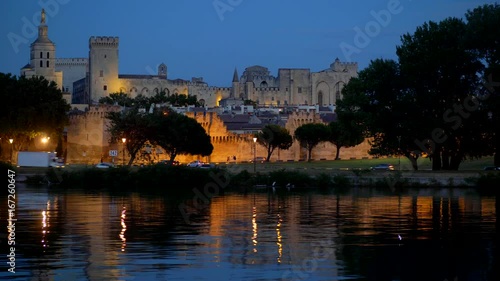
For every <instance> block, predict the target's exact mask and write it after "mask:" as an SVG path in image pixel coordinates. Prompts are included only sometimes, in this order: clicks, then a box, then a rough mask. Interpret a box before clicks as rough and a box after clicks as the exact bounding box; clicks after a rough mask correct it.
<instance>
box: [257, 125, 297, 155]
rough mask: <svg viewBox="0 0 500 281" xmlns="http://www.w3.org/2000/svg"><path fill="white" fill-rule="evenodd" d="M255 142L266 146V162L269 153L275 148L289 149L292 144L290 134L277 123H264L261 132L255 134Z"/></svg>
mask: <svg viewBox="0 0 500 281" xmlns="http://www.w3.org/2000/svg"><path fill="white" fill-rule="evenodd" d="M256 137H257V142H258V143H259V144H260V145H262V146H263V147H265V148H266V150H267V157H266V162H269V159H270V158H271V155H272V154H273V152H274V150H275V149H276V148H279V149H284V150H286V149H289V148H290V147H291V146H292V144H293V138H292V135H290V133H289V132H288V130H287V129H286V128H284V127H281V126H278V125H273V124H270V125H266V126H265V127H264V128H263V129H262V132H259V133H257V134H256Z"/></svg>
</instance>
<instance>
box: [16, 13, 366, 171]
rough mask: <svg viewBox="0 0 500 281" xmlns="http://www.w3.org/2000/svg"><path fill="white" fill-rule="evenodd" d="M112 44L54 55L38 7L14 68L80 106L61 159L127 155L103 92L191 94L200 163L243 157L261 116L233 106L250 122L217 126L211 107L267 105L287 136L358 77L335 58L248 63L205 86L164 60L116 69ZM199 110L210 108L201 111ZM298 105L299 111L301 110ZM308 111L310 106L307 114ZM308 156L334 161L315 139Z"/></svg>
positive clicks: (290, 154) (97, 42)
mask: <svg viewBox="0 0 500 281" xmlns="http://www.w3.org/2000/svg"><path fill="white" fill-rule="evenodd" d="M119 41H120V40H119V38H118V37H103V36H92V37H90V38H89V53H88V57H86V58H56V52H55V50H56V49H55V44H54V43H53V42H52V41H51V40H50V39H49V38H48V27H47V25H46V24H45V13H44V11H43V10H42V19H41V22H40V26H39V28H38V38H37V39H36V41H35V42H33V44H32V45H31V54H30V63H29V64H27V65H26V66H25V67H23V68H22V69H21V75H24V76H27V77H31V76H43V77H45V78H46V79H48V80H51V81H54V82H56V83H57V85H58V86H59V87H60V88H62V89H63V91H64V92H68V93H71V94H72V98H71V97H69V94H68V95H65V98H67V100H68V102H70V103H72V108H74V109H75V108H80V109H84V110H73V111H72V112H71V113H70V124H69V125H68V127H67V130H66V139H67V143H66V147H67V156H66V157H67V159H66V160H67V161H68V162H69V163H89V164H90V163H97V162H99V161H101V160H103V161H109V162H111V161H113V162H115V163H122V162H123V160H124V159H128V158H129V155H127V154H126V153H125V154H124V146H123V144H122V143H110V142H109V139H110V135H109V133H108V127H109V121H108V120H107V119H106V118H105V117H106V114H107V113H108V112H110V111H116V110H120V108H119V107H117V106H107V105H98V101H99V99H100V98H102V97H106V96H109V94H111V93H116V92H123V93H126V94H128V95H129V96H130V97H132V98H135V97H137V96H138V95H143V96H146V97H147V96H153V95H155V94H157V93H160V92H165V93H166V94H167V95H173V94H179V95H196V96H197V98H198V100H199V101H200V102H201V103H202V104H203V105H204V109H202V110H203V111H202V112H199V111H198V112H186V113H185V114H186V115H187V116H189V117H191V118H194V119H196V120H197V121H198V122H199V123H200V124H201V125H202V126H203V128H205V130H206V131H207V133H208V134H209V135H210V136H211V140H212V144H213V145H214V151H213V153H212V155H211V156H209V157H206V158H204V159H202V160H204V161H210V162H225V161H227V160H230V161H235V159H236V161H249V160H251V159H253V149H254V143H253V140H252V137H253V135H252V133H255V132H257V131H258V130H259V129H260V128H262V127H263V126H264V125H265V124H266V122H265V121H266V120H265V119H262V118H263V117H259V116H258V113H256V112H255V113H254V111H253V108H252V112H246V111H245V112H244V110H243V108H244V107H241V108H242V112H241V114H249V115H251V118H247V119H251V121H250V122H249V124H250V125H249V126H247V127H245V128H239V129H235V128H232V127H231V128H230V129H228V126H230V125H229V124H228V123H227V122H228V120H226V119H224V120H226V123H225V122H224V120H223V119H221V116H220V115H219V114H218V113H217V112H219V113H222V112H224V111H225V110H226V109H227V108H229V110H230V111H231V110H232V107H234V106H241V105H242V104H243V102H244V101H245V100H252V101H254V102H256V105H257V107H258V108H259V107H260V108H262V107H267V108H270V109H271V110H276V111H280V113H278V116H281V115H280V114H281V110H283V111H286V112H287V113H286V114H285V115H284V119H279V118H281V117H279V118H278V119H279V120H278V121H279V122H278V123H279V124H280V125H282V126H285V127H286V128H287V129H288V130H289V131H290V133H291V134H292V135H293V133H294V131H295V129H296V128H297V127H299V126H300V125H302V124H306V123H313V122H324V123H326V122H327V121H325V119H324V118H322V117H321V115H320V111H319V108H320V107H328V108H332V109H333V108H334V106H335V104H336V102H337V100H338V99H340V98H342V96H341V91H342V88H343V87H344V86H345V84H346V83H347V82H348V81H349V79H351V78H352V77H357V75H358V74H357V71H358V66H357V63H345V62H341V61H340V60H339V59H336V60H335V61H334V62H333V63H331V64H330V67H329V68H327V69H325V70H322V71H319V72H313V71H311V70H310V69H305V68H280V69H278V73H277V76H273V75H272V74H271V72H270V71H269V70H268V69H267V68H266V67H263V66H258V65H255V66H251V67H247V68H245V70H244V71H243V74H242V75H241V76H239V75H238V70H237V69H235V70H234V73H233V75H232V84H231V87H216V86H209V85H208V83H206V82H204V81H203V78H202V77H199V78H196V77H194V78H192V79H191V80H190V81H188V80H183V79H173V80H172V79H169V77H167V65H165V64H164V63H161V64H160V65H159V66H158V70H157V73H154V74H153V73H150V74H148V75H142V74H120V73H119V71H118V69H119V68H118V65H119V61H120V58H119ZM228 78H229V77H228ZM219 106H220V107H219ZM85 107H87V108H86V109H85ZM207 108H216V109H215V110H213V111H210V112H207V111H206V109H207ZM304 108H307V110H303V109H304ZM311 108H314V109H312V110H311V111H310V110H309V109H311ZM231 114H233V113H231ZM331 114H333V110H332V112H331ZM246 117H248V116H246ZM259 118H261V119H262V122H261V119H259ZM264 118H265V117H264ZM272 118H274V117H272ZM240 119H241V118H240ZM243 119H244V118H243ZM243 119H242V120H243ZM267 121H269V122H271V121H270V120H267ZM278 123H277V124H278ZM233 125H234V124H233ZM368 149H369V145H368V143H367V142H364V143H363V144H361V145H359V146H357V147H354V148H343V149H342V150H341V158H343V159H346V158H362V157H367V156H368V154H367V151H368ZM110 151H111V154H110ZM256 154H257V156H258V157H265V156H266V152H265V149H264V148H263V147H261V146H259V145H257V146H256ZM111 155H116V156H111ZM166 158H167V156H166V155H165V153H164V152H163V151H162V150H161V149H159V148H153V147H145V148H144V150H142V151H141V152H140V153H139V155H137V160H138V161H139V162H144V163H147V162H156V161H158V160H161V159H166ZM198 158H199V156H183V155H181V156H178V160H180V161H181V162H188V161H191V160H195V159H198ZM306 158H307V151H306V150H305V149H303V148H301V147H300V146H299V144H298V142H297V141H295V142H294V144H293V146H292V147H291V148H290V149H289V150H285V151H275V153H274V154H273V156H272V158H271V160H272V161H298V160H304V159H306ZM312 158H313V159H315V160H321V159H334V158H335V148H334V146H333V145H331V144H330V143H322V144H320V145H319V146H318V147H317V148H316V149H314V151H313V155H312Z"/></svg>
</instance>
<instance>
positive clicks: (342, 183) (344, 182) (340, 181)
mask: <svg viewBox="0 0 500 281" xmlns="http://www.w3.org/2000/svg"><path fill="white" fill-rule="evenodd" d="M333 185H334V186H339V187H346V186H349V185H351V181H350V180H349V178H348V177H346V176H344V175H335V176H333Z"/></svg>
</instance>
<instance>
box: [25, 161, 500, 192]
mask: <svg viewBox="0 0 500 281" xmlns="http://www.w3.org/2000/svg"><path fill="white" fill-rule="evenodd" d="M436 175H437V176H436ZM450 175H451V176H450ZM468 175H469V174H468V173H465V174H464V173H463V172H461V173H460V174H456V175H452V174H450V173H448V174H446V176H445V174H444V173H437V174H432V173H429V172H423V173H420V174H419V175H418V176H416V174H414V173H410V174H407V173H403V172H399V171H391V172H378V171H369V170H354V171H332V172H330V173H326V172H321V173H310V172H305V171H292V170H286V169H281V170H273V171H269V172H256V173H251V172H249V171H248V170H240V171H238V172H231V171H229V170H228V169H224V168H215V169H198V168H188V167H185V166H166V165H153V166H147V167H142V168H135V167H134V168H128V167H122V168H114V169H96V168H82V169H78V170H73V171H71V170H64V171H63V170H56V169H49V170H48V171H47V173H46V175H43V176H42V175H35V176H28V181H29V182H31V183H39V182H42V181H50V182H51V183H57V184H56V185H55V186H57V187H60V188H64V189H73V188H77V189H85V190H110V191H139V192H140V191H152V192H174V193H181V192H184V191H185V192H192V190H193V188H198V189H200V190H202V189H204V188H212V189H218V190H222V189H224V190H252V189H254V188H259V189H269V188H271V187H272V186H275V187H276V188H284V187H287V186H291V187H292V188H295V190H300V189H310V188H322V189H328V188H339V187H341V188H346V187H354V186H359V187H361V186H367V187H377V188H389V189H391V190H394V189H396V188H410V187H471V186H474V187H478V188H482V189H484V190H485V191H488V192H494V193H496V191H497V190H498V187H499V186H500V172H491V173H474V174H473V175H474V176H468Z"/></svg>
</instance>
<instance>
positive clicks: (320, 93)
mask: <svg viewBox="0 0 500 281" xmlns="http://www.w3.org/2000/svg"><path fill="white" fill-rule="evenodd" d="M318 104H319V105H323V92H322V91H319V93H318Z"/></svg>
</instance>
